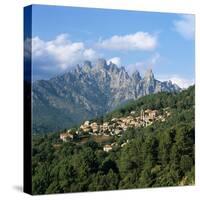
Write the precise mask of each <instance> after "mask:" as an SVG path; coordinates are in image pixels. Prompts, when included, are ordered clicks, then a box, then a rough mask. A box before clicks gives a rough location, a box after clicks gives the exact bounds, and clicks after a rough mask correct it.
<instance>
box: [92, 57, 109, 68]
mask: <svg viewBox="0 0 200 200" xmlns="http://www.w3.org/2000/svg"><path fill="white" fill-rule="evenodd" d="M95 67H96V68H99V69H101V68H102V69H103V68H107V67H108V66H107V62H106V60H105V59H103V58H99V59H97V61H96V65H95Z"/></svg>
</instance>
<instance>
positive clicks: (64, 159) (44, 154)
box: [32, 86, 195, 194]
mask: <svg viewBox="0 0 200 200" xmlns="http://www.w3.org/2000/svg"><path fill="white" fill-rule="evenodd" d="M194 100H195V87H194V86H192V87H190V88H188V89H187V90H184V91H182V92H180V93H164V92H162V93H158V94H153V95H148V96H145V97H142V98H140V99H138V100H137V101H129V102H128V103H127V104H125V105H123V106H122V107H120V108H118V109H116V110H114V111H113V112H111V113H109V114H107V115H106V116H105V117H103V119H98V120H100V121H101V120H103V121H109V120H111V119H112V118H114V117H122V116H127V115H129V114H130V112H131V111H135V113H136V115H137V114H138V113H139V112H140V111H141V109H152V110H153V109H156V110H158V111H159V112H160V113H162V112H163V110H164V109H166V108H168V109H169V111H170V113H171V115H170V116H169V117H168V118H167V119H166V120H165V121H164V122H159V121H156V122H155V123H153V124H152V125H150V126H148V127H139V128H128V129H127V130H126V131H125V132H124V133H123V134H122V136H121V137H117V138H115V141H116V142H117V143H118V144H123V143H124V142H125V141H129V142H128V143H127V144H126V145H125V146H124V147H123V148H121V147H120V146H116V147H115V148H113V149H112V150H111V151H109V152H105V151H103V148H102V144H101V143H99V142H95V141H94V140H92V139H90V140H88V141H87V142H86V143H83V144H82V143H78V142H77V143H76V142H62V141H61V140H60V139H59V133H57V134H52V135H45V136H33V152H32V156H33V157H32V175H33V193H34V194H43V193H62V192H81V191H100V190H115V189H130V188H146V187H161V186H180V185H194V183H195V171H194V166H195V158H194V148H195V112H194V111H195V102H194ZM94 121H95V120H94Z"/></svg>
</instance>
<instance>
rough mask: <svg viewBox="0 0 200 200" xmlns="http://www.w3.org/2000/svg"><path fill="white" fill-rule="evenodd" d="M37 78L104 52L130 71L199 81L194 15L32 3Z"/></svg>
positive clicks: (176, 80)
mask: <svg viewBox="0 0 200 200" xmlns="http://www.w3.org/2000/svg"><path fill="white" fill-rule="evenodd" d="M32 8H33V9H32V38H27V39H26V41H25V42H27V43H28V42H31V43H32V64H33V80H38V79H49V78H50V77H53V76H55V75H58V74H60V73H63V72H65V71H67V70H70V69H71V68H73V67H74V66H76V65H77V64H81V63H83V61H84V60H90V61H92V63H95V61H96V60H97V59H98V58H105V59H106V60H107V62H108V63H109V62H110V61H112V62H113V63H115V64H117V65H118V66H124V67H125V68H126V70H127V71H128V72H129V73H130V74H131V73H132V72H133V71H135V70H136V69H137V70H138V71H140V73H141V74H144V72H145V70H146V69H148V68H152V70H153V72H154V74H155V78H156V79H158V80H161V81H164V80H172V82H173V83H177V84H178V85H179V86H180V87H183V88H186V87H188V86H189V85H191V84H194V79H195V40H194V32H195V27H194V26H195V25H194V20H195V18H194V15H187V14H175V13H173V14H172V13H158V12H157V13H156V12H141V11H140V12H139V11H138V12H137V11H124V10H111V9H93V8H75V7H62V6H42V5H34V6H33V7H32Z"/></svg>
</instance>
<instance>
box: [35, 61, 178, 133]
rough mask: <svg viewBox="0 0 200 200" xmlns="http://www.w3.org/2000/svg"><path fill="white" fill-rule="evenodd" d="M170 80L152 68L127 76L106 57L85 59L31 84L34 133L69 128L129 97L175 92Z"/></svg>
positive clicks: (175, 86) (176, 89) (136, 97)
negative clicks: (157, 78) (93, 60)
mask: <svg viewBox="0 0 200 200" xmlns="http://www.w3.org/2000/svg"><path fill="white" fill-rule="evenodd" d="M180 90H181V88H180V87H179V86H177V85H176V84H172V82H171V81H164V82H161V81H159V80H156V79H155V77H154V74H153V72H152V69H148V71H147V72H146V73H145V75H144V77H141V75H140V73H139V71H135V72H134V73H133V74H132V75H129V74H128V72H127V71H126V70H125V68H124V67H118V66H117V65H116V64H114V63H112V62H110V63H109V64H107V62H106V60H105V59H98V60H97V62H96V63H95V64H94V65H92V63H91V62H90V61H85V62H84V63H83V64H82V66H80V65H77V66H76V67H75V68H74V69H73V70H71V71H69V72H66V73H64V74H62V75H59V76H56V77H53V78H51V79H49V80H38V81H35V82H34V83H33V92H32V99H33V132H34V133H41V132H43V133H47V132H52V131H58V130H60V129H62V128H65V127H67V128H70V126H74V125H77V124H78V123H81V122H82V121H84V120H87V119H90V118H94V117H98V116H101V115H104V114H105V113H106V112H108V111H110V110H112V109H113V108H115V107H116V106H118V105H120V104H122V103H123V102H126V101H127V100H130V99H138V98H139V97H142V96H145V95H148V94H153V93H157V92H162V91H166V92H178V91H180Z"/></svg>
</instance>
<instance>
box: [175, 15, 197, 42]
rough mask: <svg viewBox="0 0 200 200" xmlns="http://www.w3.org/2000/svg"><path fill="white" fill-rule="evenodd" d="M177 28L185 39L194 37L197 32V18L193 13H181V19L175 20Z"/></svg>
mask: <svg viewBox="0 0 200 200" xmlns="http://www.w3.org/2000/svg"><path fill="white" fill-rule="evenodd" d="M174 28H175V30H176V31H177V32H178V33H179V34H181V36H183V37H184V38H185V39H193V38H194V32H195V18H194V16H193V15H181V16H180V20H176V21H174Z"/></svg>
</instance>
